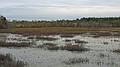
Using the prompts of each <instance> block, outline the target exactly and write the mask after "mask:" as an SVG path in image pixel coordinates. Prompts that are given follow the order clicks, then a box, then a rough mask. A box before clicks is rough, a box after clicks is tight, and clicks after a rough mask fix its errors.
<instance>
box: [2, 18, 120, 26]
mask: <svg viewBox="0 0 120 67" xmlns="http://www.w3.org/2000/svg"><path fill="white" fill-rule="evenodd" d="M3 22H5V20H4V21H3V20H0V24H2V23H3ZM7 22H8V25H7V26H8V27H14V28H40V27H120V17H102V18H96V17H88V18H85V17H83V18H80V19H79V18H77V19H75V20H64V19H63V20H56V21H40V20H38V21H25V20H21V21H17V20H13V21H7ZM5 24H6V23H5Z"/></svg>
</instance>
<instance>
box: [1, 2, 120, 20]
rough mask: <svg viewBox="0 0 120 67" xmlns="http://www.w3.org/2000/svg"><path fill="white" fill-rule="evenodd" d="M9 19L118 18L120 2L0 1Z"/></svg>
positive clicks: (2, 11)
mask: <svg viewBox="0 0 120 67" xmlns="http://www.w3.org/2000/svg"><path fill="white" fill-rule="evenodd" d="M0 15H3V16H6V17H7V18H9V19H31V20H36V19H41V20H56V19H75V18H81V17H108V16H120V0H0Z"/></svg>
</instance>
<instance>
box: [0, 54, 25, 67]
mask: <svg viewBox="0 0 120 67" xmlns="http://www.w3.org/2000/svg"><path fill="white" fill-rule="evenodd" d="M25 65H26V63H24V62H22V61H15V60H14V59H13V58H12V55H11V54H6V55H2V54H0V67H25Z"/></svg>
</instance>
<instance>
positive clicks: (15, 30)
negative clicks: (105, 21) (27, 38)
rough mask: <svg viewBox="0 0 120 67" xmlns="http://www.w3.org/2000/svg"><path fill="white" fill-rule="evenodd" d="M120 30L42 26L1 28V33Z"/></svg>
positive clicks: (77, 32)
mask: <svg viewBox="0 0 120 67" xmlns="http://www.w3.org/2000/svg"><path fill="white" fill-rule="evenodd" d="M100 31H105V32H120V28H80V27H42V28H10V29H0V33H22V34H23V33H31V34H60V33H62V34H63V33H74V34H79V33H83V32H100Z"/></svg>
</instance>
